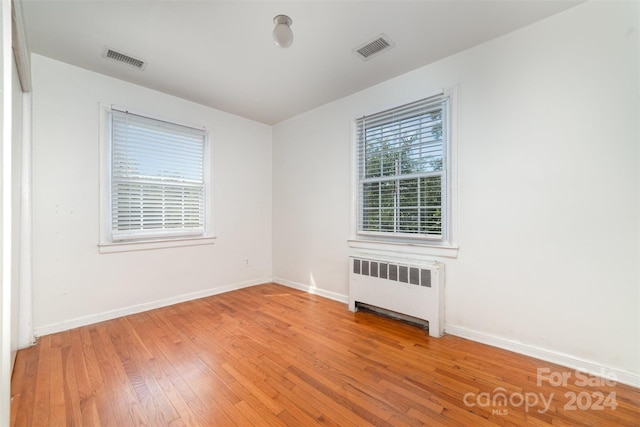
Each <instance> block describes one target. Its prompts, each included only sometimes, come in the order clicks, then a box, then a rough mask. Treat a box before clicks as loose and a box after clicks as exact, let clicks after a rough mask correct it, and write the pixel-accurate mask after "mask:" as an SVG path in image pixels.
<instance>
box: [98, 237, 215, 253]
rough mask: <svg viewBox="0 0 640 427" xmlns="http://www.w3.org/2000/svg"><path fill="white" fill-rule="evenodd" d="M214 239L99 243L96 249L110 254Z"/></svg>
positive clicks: (194, 244)
mask: <svg viewBox="0 0 640 427" xmlns="http://www.w3.org/2000/svg"><path fill="white" fill-rule="evenodd" d="M215 241H216V238H215V237H190V238H183V239H171V240H155V241H150V240H145V241H141V242H118V243H100V244H98V251H99V252H100V253H101V254H110V253H114V252H130V251H147V250H150V249H162V248H179V247H183V246H201V245H213V244H214V243H215Z"/></svg>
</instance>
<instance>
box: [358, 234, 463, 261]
mask: <svg viewBox="0 0 640 427" xmlns="http://www.w3.org/2000/svg"><path fill="white" fill-rule="evenodd" d="M347 243H348V245H349V249H350V251H349V255H350V256H360V257H366V256H369V255H371V256H379V257H383V258H390V257H394V258H398V257H400V258H406V259H409V260H411V259H423V258H424V257H432V258H457V257H458V247H457V246H441V245H424V244H414V243H402V242H380V241H369V240H358V239H352V240H347Z"/></svg>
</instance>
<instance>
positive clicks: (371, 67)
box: [22, 0, 580, 124]
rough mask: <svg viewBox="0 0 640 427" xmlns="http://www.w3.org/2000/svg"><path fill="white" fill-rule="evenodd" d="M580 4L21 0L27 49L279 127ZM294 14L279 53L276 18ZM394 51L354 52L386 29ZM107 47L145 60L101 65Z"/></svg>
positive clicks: (519, 0)
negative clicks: (288, 41) (138, 64)
mask: <svg viewBox="0 0 640 427" xmlns="http://www.w3.org/2000/svg"><path fill="white" fill-rule="evenodd" d="M577 3H580V1H568V0H553V1H543V0H464V1H463V0H441V1H435V0H430V1H417V0H414V1H284V2H283V1H279V2H278V1H213V0H200V1H193V0H143V1H133V0H71V1H59V0H45V1H39V0H22V10H23V14H24V21H25V26H26V32H27V41H28V43H29V47H30V49H31V51H33V52H35V53H38V54H41V55H44V56H48V57H51V58H54V59H57V60H60V61H63V62H67V63H69V64H73V65H77V66H79V67H83V68H86V69H89V70H93V71H96V72H99V73H102V74H106V75H109V76H112V77H116V78H119V79H122V80H126V81H129V82H132V83H136V84H138V85H141V86H146V87H149V88H152V89H156V90H158V91H161V92H165V93H168V94H172V95H175V96H178V97H181V98H185V99H189V100H192V101H195V102H198V103H200V104H204V105H208V106H210V107H213V108H216V109H219V110H223V111H227V112H229V113H233V114H237V115H239V116H243V117H247V118H249V119H253V120H256V121H259V122H262V123H266V124H275V123H277V122H279V121H282V120H285V119H287V118H289V117H293V116H295V115H297V114H300V113H302V112H305V111H308V110H310V109H313V108H315V107H318V106H320V105H323V104H326V103H328V102H331V101H333V100H336V99H339V98H342V97H344V96H346V95H349V94H352V93H354V92H357V91H359V90H362V89H365V88H367V87H370V86H372V85H375V84H377V83H380V82H382V81H384V80H387V79H389V78H392V77H395V76H398V75H401V74H404V73H406V72H408V71H411V70H413V69H416V68H418V67H421V66H423V65H426V64H429V63H432V62H434V61H437V60H439V59H441V58H444V57H447V56H449V55H452V54H454V53H456V52H460V51H462V50H464V49H467V48H470V47H472V46H475V45H478V44H480V43H483V42H485V41H487V40H490V39H493V38H495V37H498V36H500V35H503V34H506V33H508V32H511V31H514V30H516V29H518V28H521V27H524V26H526V25H529V24H531V23H533V22H536V21H539V20H541V19H543V18H545V17H548V16H551V15H553V14H556V13H559V12H562V11H563V10H566V9H568V8H570V7H572V6H574V5H576V4H577ZM278 14H286V15H289V16H290V17H291V18H292V19H293V25H292V27H291V28H292V30H293V33H294V41H293V45H292V46H291V47H290V48H288V49H282V48H279V47H277V46H276V45H275V44H274V42H273V40H272V38H271V31H272V30H273V22H272V19H273V17H274V16H275V15H278ZM381 33H384V34H386V35H387V36H388V37H389V38H390V39H391V40H393V41H394V42H395V47H394V48H392V49H391V50H389V51H387V52H385V53H383V54H381V55H379V56H377V57H375V58H372V59H370V60H369V61H362V60H361V59H359V58H358V57H357V56H356V55H355V54H354V53H353V52H352V49H353V48H355V47H357V46H359V45H361V44H362V43H364V42H366V41H369V40H371V39H373V38H375V37H377V36H378V35H379V34H381ZM104 46H109V47H110V48H112V49H114V50H117V51H120V52H122V53H125V54H128V55H130V56H134V57H138V58H141V59H143V60H144V61H146V62H147V64H148V65H147V67H146V68H145V70H143V71H139V70H135V69H133V68H129V67H127V66H125V65H122V64H119V63H116V62H113V61H110V60H107V59H104V58H103V57H102V52H103V48H104Z"/></svg>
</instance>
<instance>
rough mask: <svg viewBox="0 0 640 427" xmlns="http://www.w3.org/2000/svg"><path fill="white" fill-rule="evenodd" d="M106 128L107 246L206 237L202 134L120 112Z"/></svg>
mask: <svg viewBox="0 0 640 427" xmlns="http://www.w3.org/2000/svg"><path fill="white" fill-rule="evenodd" d="M107 122H108V126H107V128H108V135H107V138H108V141H107V143H108V150H107V151H108V153H107V156H106V157H107V159H108V177H107V179H108V185H107V188H108V191H107V192H108V202H107V205H108V212H107V215H106V216H107V217H108V218H106V220H107V222H108V224H107V229H108V233H107V234H108V238H107V240H108V242H112V243H117V242H127V241H130V242H135V241H149V240H168V239H184V238H190V237H202V236H205V235H206V232H207V212H206V207H207V200H206V198H207V188H206V186H207V179H206V177H207V171H206V168H207V151H208V150H207V134H206V131H205V130H204V129H198V128H192V127H188V126H182V125H179V124H174V123H169V122H166V121H162V120H157V119H153V118H150V117H145V116H141V115H137V114H132V113H129V112H126V111H119V110H110V111H109V112H108V116H107Z"/></svg>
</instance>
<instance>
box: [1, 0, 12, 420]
mask: <svg viewBox="0 0 640 427" xmlns="http://www.w3.org/2000/svg"><path fill="white" fill-rule="evenodd" d="M11 27H12V26H11V2H9V1H3V2H2V4H0V28H1V29H2V30H1V35H0V44H1V47H0V55H1V56H0V63H1V64H0V66H1V67H2V71H1V72H0V76H1V77H2V81H1V82H0V93H2V101H1V102H2V108H1V109H0V114H2V119H1V120H0V122H1V128H2V129H1V132H2V139H1V142H2V156H0V157H1V162H2V166H1V167H2V188H1V190H0V191H1V196H0V197H2V204H1V213H0V221H1V223H2V224H1V227H2V243H1V245H2V252H1V254H0V257H1V258H2V261H0V270H1V271H2V279H1V281H0V294H1V295H0V304H1V306H0V426H5V425H7V426H8V425H9V412H10V409H11V372H12V370H13V356H14V352H13V349H12V348H11V344H12V339H11V335H12V334H11V333H12V329H13V328H12V327H11V326H12V325H11V322H12V315H11V311H12V307H11V302H12V298H11V293H12V289H11V288H12V286H13V277H12V276H13V275H12V272H11V270H12V265H13V263H12V251H13V239H12V238H11V236H12V225H13V224H12V211H11V204H12V203H11V202H12V200H11V194H12V191H13V185H12V161H13V156H12V153H11V152H12V143H13V140H12V107H13V99H12V98H13V96H12V94H13V89H12V81H11V80H12V74H13V68H12V67H13V54H12V51H11V38H12V37H11Z"/></svg>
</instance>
